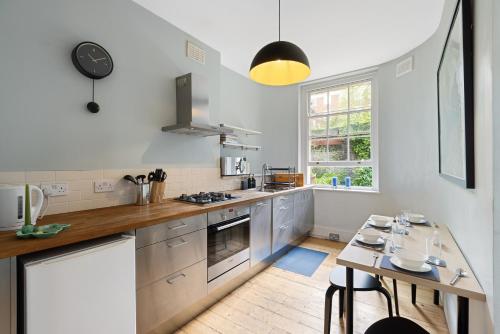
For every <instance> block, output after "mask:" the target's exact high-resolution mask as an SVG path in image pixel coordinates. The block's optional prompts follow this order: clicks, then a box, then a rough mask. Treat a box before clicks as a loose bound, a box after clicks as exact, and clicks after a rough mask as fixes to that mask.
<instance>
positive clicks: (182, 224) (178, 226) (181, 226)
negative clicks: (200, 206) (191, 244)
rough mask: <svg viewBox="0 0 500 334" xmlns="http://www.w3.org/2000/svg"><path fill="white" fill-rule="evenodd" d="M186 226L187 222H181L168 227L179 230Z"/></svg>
mask: <svg viewBox="0 0 500 334" xmlns="http://www.w3.org/2000/svg"><path fill="white" fill-rule="evenodd" d="M186 226H187V224H186V223H183V222H181V223H180V224H179V225H176V226H168V229H169V230H178V229H180V228H183V227H186Z"/></svg>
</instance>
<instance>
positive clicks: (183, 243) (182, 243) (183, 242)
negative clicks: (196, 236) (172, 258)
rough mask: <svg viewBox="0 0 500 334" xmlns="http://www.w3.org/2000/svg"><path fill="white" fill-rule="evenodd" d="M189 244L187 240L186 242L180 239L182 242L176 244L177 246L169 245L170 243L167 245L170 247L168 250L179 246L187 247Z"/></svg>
mask: <svg viewBox="0 0 500 334" xmlns="http://www.w3.org/2000/svg"><path fill="white" fill-rule="evenodd" d="M187 243H188V242H187V241H186V240H184V239H180V242H178V243H175V244H169V243H167V247H168V248H175V247H179V246H182V245H185V244H187Z"/></svg>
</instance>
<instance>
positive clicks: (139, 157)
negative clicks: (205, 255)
mask: <svg viewBox="0 0 500 334" xmlns="http://www.w3.org/2000/svg"><path fill="white" fill-rule="evenodd" d="M0 31H2V32H3V33H2V34H0V43H1V44H2V45H4V46H7V45H8V47H2V52H0V64H2V66H1V67H0V101H2V103H1V106H0V171H19V170H81V169H96V168H128V167H140V166H144V165H148V166H150V165H154V164H176V165H196V166H217V164H218V157H219V154H220V148H219V145H218V142H219V140H218V137H211V138H206V139H203V138H196V137H189V136H184V135H176V134H168V133H163V132H161V130H160V128H161V127H162V126H163V125H166V124H172V123H175V119H176V116H175V87H174V78H175V77H176V76H179V75H182V74H185V73H188V72H196V73H199V74H202V75H204V76H205V77H207V78H208V79H209V81H210V111H211V121H212V122H213V123H215V124H217V123H219V122H221V123H222V122H224V123H229V124H234V125H238V126H242V127H248V128H255V129H257V130H262V131H265V130H267V129H273V128H274V126H269V123H268V122H267V120H266V119H265V118H264V116H265V114H266V113H269V112H271V111H273V112H276V113H281V115H283V114H286V113H287V112H290V114H291V115H295V110H296V107H295V105H294V101H296V99H297V97H296V96H295V94H294V93H293V89H292V88H284V89H276V88H268V87H264V86H260V85H257V84H255V83H253V82H251V81H250V80H248V79H247V78H245V77H243V76H241V75H238V74H236V73H234V72H232V71H230V70H228V69H225V68H221V66H220V54H219V52H218V51H216V50H214V49H212V48H210V47H208V46H207V45H204V44H203V43H202V42H200V41H197V40H196V39H195V38H193V37H192V36H189V35H188V34H186V33H184V32H182V31H181V30H179V29H177V28H176V27H174V26H172V25H171V24H169V23H168V22H166V21H164V20H162V19H161V18H159V17H157V16H155V15H153V14H152V13H150V12H148V11H147V10H145V9H144V8H142V7H140V6H139V5H137V4H135V3H133V2H132V1H128V0H127V1H120V0H108V1H104V2H103V1H98V0H85V1H83V0H82V1H70V2H68V1H64V0H47V1H28V0H20V1H2V2H0ZM6 32H8V33H6ZM85 40H90V41H95V42H97V43H99V44H101V45H103V46H104V47H105V48H106V49H107V50H108V51H109V52H110V53H111V55H112V57H113V60H114V64H115V70H114V72H113V73H112V74H111V76H109V77H107V78H105V79H103V80H99V81H96V101H97V102H98V103H99V104H100V105H101V112H100V113H98V114H96V115H93V114H90V113H89V112H87V111H86V109H85V105H86V103H87V102H89V101H90V99H91V80H90V79H88V78H86V77H84V76H83V75H81V74H80V73H79V72H78V71H77V70H76V69H75V68H74V66H73V64H72V63H71V59H70V53H71V50H72V48H73V47H74V46H75V45H76V44H77V43H79V42H81V41H85ZM186 40H190V41H194V42H195V43H197V44H198V45H200V46H202V47H203V48H204V49H205V50H206V51H207V57H206V64H205V65H200V64H198V63H196V62H194V61H191V60H189V59H188V58H186V57H185V43H186ZM274 92H279V94H278V98H280V99H285V101H280V102H279V103H277V101H274V97H273V96H274V95H273V94H274ZM290 120H292V121H293V117H291V118H290ZM285 123H286V120H285ZM292 123H293V122H292ZM291 126H292V128H293V124H292V125H291ZM267 139H269V137H267V134H266V137H265V138H254V139H251V140H250V142H252V141H256V142H258V143H261V144H262V142H263V141H266V140H267ZM273 143H274V141H271V145H263V146H267V148H268V149H270V151H269V152H274V151H273V148H272V144H273ZM276 144H277V145H280V146H281V148H282V149H283V152H282V153H284V155H283V157H282V158H279V159H277V162H279V163H285V162H286V163H287V164H288V163H294V164H295V162H294V159H295V158H296V149H295V146H293V141H289V142H288V143H287V146H285V147H282V145H283V144H284V143H283V142H282V141H277V142H276ZM270 146H271V147H270ZM223 153H224V152H223ZM231 154H236V155H241V152H231ZM252 154H253V156H252ZM265 154H266V153H264V152H260V153H257V154H255V153H249V155H250V156H249V159H250V158H251V159H252V160H255V161H256V162H255V163H254V164H253V166H254V167H257V166H258V165H259V166H260V165H261V163H262V161H264V160H265ZM269 157H272V158H274V155H269ZM290 157H291V159H292V161H291V162H289V160H290ZM280 159H281V160H280Z"/></svg>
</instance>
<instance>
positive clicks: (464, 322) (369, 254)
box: [336, 216, 486, 334]
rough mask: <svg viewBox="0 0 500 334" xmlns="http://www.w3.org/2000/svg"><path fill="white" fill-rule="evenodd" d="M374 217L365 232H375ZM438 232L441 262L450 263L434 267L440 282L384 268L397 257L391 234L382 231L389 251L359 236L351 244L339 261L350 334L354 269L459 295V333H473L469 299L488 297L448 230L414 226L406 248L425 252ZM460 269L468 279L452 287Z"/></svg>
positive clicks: (390, 219) (340, 255) (409, 228)
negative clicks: (343, 269) (388, 259)
mask: <svg viewBox="0 0 500 334" xmlns="http://www.w3.org/2000/svg"><path fill="white" fill-rule="evenodd" d="M370 217H371V216H370ZM370 217H369V218H368V219H367V221H366V222H365V223H364V224H363V226H362V228H373V227H372V226H371V224H369V222H370ZM387 219H388V220H389V221H391V222H392V220H393V218H392V217H387ZM435 230H436V231H438V234H439V236H440V239H441V243H442V246H441V257H440V258H441V259H443V260H445V261H446V267H443V266H433V267H435V268H436V269H437V271H438V272H439V281H435V280H431V279H428V278H423V277H422V276H421V275H416V274H414V273H413V272H411V271H406V270H390V269H385V268H382V267H381V261H382V258H383V257H384V255H387V256H394V253H393V252H392V251H393V247H392V242H391V240H392V233H391V232H390V230H381V235H382V238H384V239H386V240H387V242H386V244H385V247H383V249H380V250H373V249H370V248H369V247H364V246H362V245H360V244H359V243H357V242H356V236H354V238H353V239H352V240H351V241H350V242H349V243H348V244H347V246H346V247H345V248H344V249H343V250H342V252H341V253H340V254H339V255H338V257H337V260H336V262H337V264H338V265H342V266H344V267H346V293H345V296H346V308H345V312H346V315H345V332H346V333H347V334H352V333H353V322H354V319H353V314H354V313H353V310H354V307H355V305H354V300H353V292H354V290H353V280H354V269H357V270H361V271H364V272H367V273H371V274H375V275H379V276H383V277H387V278H392V279H396V280H399V281H404V282H407V283H410V284H414V285H420V286H424V287H428V288H431V289H434V290H435V291H436V290H437V291H440V292H442V293H449V294H454V295H456V296H457V301H458V303H457V305H458V306H457V307H458V312H457V316H458V321H457V333H459V334H465V333H469V299H474V300H479V301H486V295H485V293H484V291H483V289H482V287H481V285H480V283H479V281H478V280H477V278H476V276H475V275H474V272H473V271H472V269H471V267H470V266H469V264H468V263H467V260H466V258H465V256H464V254H463V253H462V251H461V250H460V247H459V245H458V244H457V242H456V241H455V239H454V238H453V235H452V233H451V232H450V230H449V228H448V226H446V225H445V224H439V225H438V224H435V223H432V224H431V223H426V224H410V225H408V226H407V227H406V231H408V232H407V234H406V235H404V236H403V240H404V241H403V246H402V247H403V248H404V249H408V250H414V251H416V252H417V251H418V252H425V251H426V239H427V238H429V237H430V236H432V235H433V233H434V231H435ZM376 254H379V256H376ZM458 268H462V269H463V270H464V271H465V273H466V275H465V276H464V277H461V278H459V279H458V280H457V281H456V283H455V284H451V280H452V279H453V278H454V276H455V273H456V270H457V269H458Z"/></svg>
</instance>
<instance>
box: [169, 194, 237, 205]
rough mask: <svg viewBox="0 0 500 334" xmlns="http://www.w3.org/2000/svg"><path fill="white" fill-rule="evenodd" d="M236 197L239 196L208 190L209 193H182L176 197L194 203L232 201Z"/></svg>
mask: <svg viewBox="0 0 500 334" xmlns="http://www.w3.org/2000/svg"><path fill="white" fill-rule="evenodd" d="M236 198H238V197H235V196H233V195H231V194H228V193H224V192H208V193H205V192H200V193H198V194H192V195H187V194H182V195H181V196H179V197H176V198H175V199H176V200H178V201H183V202H188V203H193V204H211V203H217V202H224V201H230V200H233V199H236Z"/></svg>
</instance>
